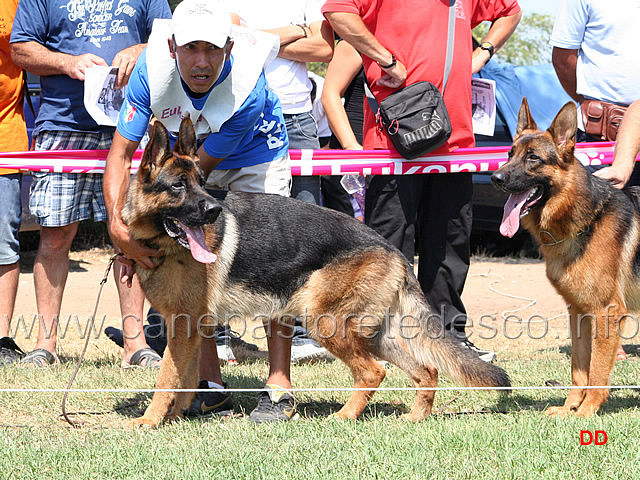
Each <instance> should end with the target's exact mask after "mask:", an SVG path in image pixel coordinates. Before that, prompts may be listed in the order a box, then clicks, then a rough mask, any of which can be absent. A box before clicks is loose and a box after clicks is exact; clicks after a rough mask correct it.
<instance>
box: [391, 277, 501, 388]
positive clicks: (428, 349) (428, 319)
mask: <svg viewBox="0 0 640 480" xmlns="http://www.w3.org/2000/svg"><path fill="white" fill-rule="evenodd" d="M399 300H400V305H401V310H404V312H405V315H406V314H409V315H411V316H412V317H413V318H416V319H419V322H420V328H419V329H418V330H417V331H418V332H419V333H417V334H416V335H407V336H406V338H405V343H406V345H407V346H408V348H409V351H410V353H411V355H412V357H413V358H414V359H415V360H416V361H417V362H418V363H420V364H421V365H424V366H429V367H436V368H437V369H438V371H442V372H444V373H445V374H447V375H448V376H449V377H451V378H452V379H453V380H454V381H455V382H456V383H459V384H461V385H464V386H466V387H510V386H511V380H510V379H509V375H508V374H507V372H505V371H504V370H503V369H502V368H500V367H498V366H497V365H493V364H491V363H488V362H485V361H484V360H482V359H480V357H479V356H478V354H477V353H475V352H473V351H472V350H470V349H469V348H467V347H466V346H464V345H463V344H462V339H459V338H456V337H455V336H454V335H453V334H451V333H450V332H449V331H444V329H443V324H442V321H441V319H440V318H439V316H438V315H436V314H434V313H433V312H432V311H431V309H430V308H429V306H428V305H427V303H426V301H425V300H424V296H423V294H422V290H420V287H419V286H418V283H417V280H415V277H413V276H410V277H408V281H407V284H406V285H405V288H402V289H400V298H399Z"/></svg>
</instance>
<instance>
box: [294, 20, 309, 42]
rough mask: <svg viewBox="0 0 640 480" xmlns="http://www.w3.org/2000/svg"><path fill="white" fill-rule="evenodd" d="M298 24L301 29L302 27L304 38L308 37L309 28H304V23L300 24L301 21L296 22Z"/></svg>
mask: <svg viewBox="0 0 640 480" xmlns="http://www.w3.org/2000/svg"><path fill="white" fill-rule="evenodd" d="M296 25H298V26H299V27H300V28H301V29H302V33H303V34H304V38H307V37H308V35H307V29H306V28H304V25H300V24H299V23H296Z"/></svg>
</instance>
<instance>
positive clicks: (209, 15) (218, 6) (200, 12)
mask: <svg viewBox="0 0 640 480" xmlns="http://www.w3.org/2000/svg"><path fill="white" fill-rule="evenodd" d="M171 33H172V34H173V36H174V38H175V40H176V45H178V46H179V47H181V46H183V45H186V44H187V43H189V42H198V41H201V42H209V43H212V44H213V45H215V46H216V47H220V48H222V47H224V46H225V44H226V42H227V38H229V37H230V36H231V14H230V13H229V11H228V10H227V9H226V8H225V7H224V6H223V4H222V2H220V1H218V0H184V1H183V2H181V3H180V4H179V5H178V6H177V7H176V9H175V11H174V12H173V18H172V20H171Z"/></svg>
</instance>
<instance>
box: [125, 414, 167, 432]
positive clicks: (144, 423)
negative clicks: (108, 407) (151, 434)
mask: <svg viewBox="0 0 640 480" xmlns="http://www.w3.org/2000/svg"><path fill="white" fill-rule="evenodd" d="M161 422H162V419H155V418H150V417H144V416H142V417H140V418H134V419H133V420H130V421H129V423H128V424H127V426H128V427H129V428H132V429H133V428H140V427H144V428H157V427H158V426H159V425H160V423H161Z"/></svg>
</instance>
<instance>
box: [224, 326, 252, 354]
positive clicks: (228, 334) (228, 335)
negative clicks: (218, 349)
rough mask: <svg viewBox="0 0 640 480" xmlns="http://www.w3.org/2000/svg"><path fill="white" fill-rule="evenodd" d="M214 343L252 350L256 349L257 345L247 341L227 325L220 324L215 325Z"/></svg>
mask: <svg viewBox="0 0 640 480" xmlns="http://www.w3.org/2000/svg"><path fill="white" fill-rule="evenodd" d="M215 339H216V345H227V346H230V347H232V348H244V349H245V350H250V351H252V352H257V351H258V346H257V345H255V344H253V343H247V342H245V341H244V340H243V339H242V338H240V335H238V332H234V331H233V330H231V327H230V326H229V325H220V326H218V327H216V333H215Z"/></svg>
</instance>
